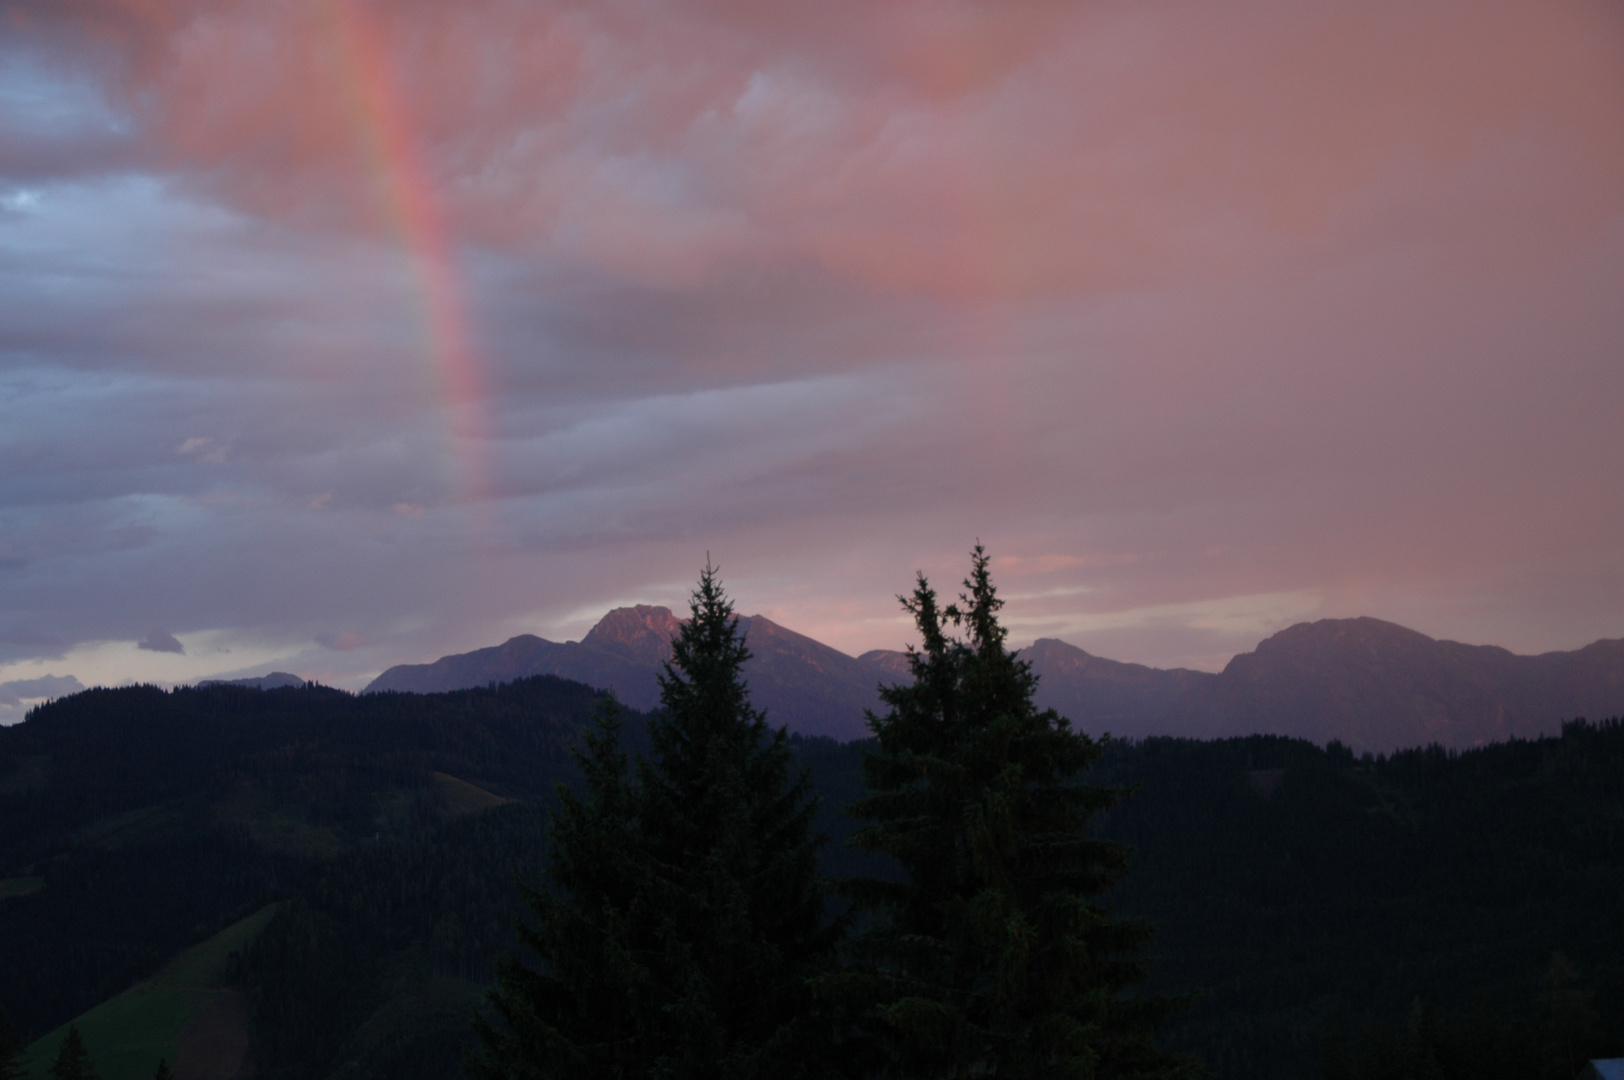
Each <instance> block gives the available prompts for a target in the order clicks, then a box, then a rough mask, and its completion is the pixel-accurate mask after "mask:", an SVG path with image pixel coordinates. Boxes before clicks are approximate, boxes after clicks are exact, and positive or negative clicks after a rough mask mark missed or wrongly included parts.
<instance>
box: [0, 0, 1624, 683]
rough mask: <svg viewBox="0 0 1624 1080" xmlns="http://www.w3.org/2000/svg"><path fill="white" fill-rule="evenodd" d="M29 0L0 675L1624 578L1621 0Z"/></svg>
mask: <svg viewBox="0 0 1624 1080" xmlns="http://www.w3.org/2000/svg"><path fill="white" fill-rule="evenodd" d="M4 10H5V16H4V18H0V56H3V57H4V58H5V59H4V61H3V62H0V297H3V298H4V299H0V309H3V316H4V317H3V318H0V612H3V613H4V615H3V616H0V677H15V678H23V677H25V676H26V677H39V674H40V671H41V670H42V669H41V668H40V665H42V664H45V663H47V662H50V663H55V664H58V665H59V667H60V665H61V664H62V663H65V662H69V661H71V662H72V663H73V664H75V665H77V666H74V667H72V669H71V670H73V671H74V672H75V674H76V675H77V676H78V677H80V678H84V679H96V680H101V681H119V680H121V679H124V678H158V679H173V680H179V679H185V678H196V677H202V676H205V675H209V674H213V673H214V672H215V671H218V670H220V669H222V668H232V669H235V668H236V667H237V666H239V665H238V661H239V660H240V661H241V662H242V663H245V664H246V663H258V662H259V658H262V657H263V658H264V659H265V660H266V662H268V663H269V662H274V663H275V664H276V665H277V666H279V667H283V668H285V669H287V670H293V671H297V672H298V673H299V674H300V675H304V676H306V677H311V678H317V679H320V680H322V681H326V682H333V683H338V684H341V685H357V684H359V683H360V682H364V680H365V678H366V676H367V675H369V674H370V673H372V672H375V671H377V670H380V669H381V668H382V667H384V666H387V665H388V664H391V663H394V662H399V661H420V660H426V659H431V658H433V657H434V656H438V655H440V654H441V653H444V652H448V651H452V650H460V649H466V648H471V647H476V646H479V645H485V644H490V643H493V642H495V641H497V640H500V639H501V638H502V637H504V636H506V635H507V634H510V633H516V632H521V631H529V632H538V633H542V634H545V635H547V636H552V637H558V638H562V637H565V636H577V637H578V636H579V635H580V634H581V633H582V632H584V630H585V628H586V627H587V626H588V625H590V623H591V621H592V619H593V618H594V617H595V614H596V613H601V611H602V610H604V609H606V608H607V607H609V606H611V605H612V604H614V603H617V602H631V601H640V602H655V603H673V602H675V603H679V604H680V602H681V600H682V598H683V595H684V593H685V590H686V588H687V586H688V584H689V583H690V582H691V581H692V579H693V578H694V576H695V574H696V572H697V568H698V566H699V565H700V564H702V563H703V561H704V558H705V553H706V552H707V551H708V552H710V553H711V554H712V555H713V556H714V557H715V558H716V559H717V560H718V561H719V562H720V563H721V565H722V567H723V570H724V577H725V579H726V580H727V582H728V584H729V586H730V587H731V588H732V589H733V591H734V592H735V594H736V595H737V596H738V599H739V604H740V607H741V609H743V610H746V611H752V612H754V611H761V612H762V613H764V614H767V615H769V617H771V618H773V619H774V620H776V621H779V622H781V623H783V624H785V625H788V626H791V627H793V628H795V629H798V630H801V631H803V632H807V633H810V634H813V635H814V636H817V637H820V638H821V639H823V640H827V641H829V642H830V643H832V644H835V645H837V646H839V647H842V648H846V649H847V650H848V651H852V652H857V651H861V650H863V649H866V648H869V647H876V646H884V647H895V646H896V645H898V644H900V642H901V640H902V639H903V636H904V635H905V633H906V624H905V623H904V622H903V621H902V620H901V619H899V617H898V616H899V613H898V611H897V610H896V609H895V606H894V601H893V600H892V599H891V597H892V596H893V595H894V594H895V593H897V592H900V591H903V590H905V589H907V588H908V586H909V583H910V581H911V579H912V574H913V571H914V570H915V569H924V570H926V571H927V572H928V573H930V574H931V575H932V576H933V578H934V579H935V580H937V581H938V583H940V584H942V585H950V584H951V583H952V582H954V581H956V579H957V577H958V576H959V575H960V574H961V573H962V571H963V568H964V565H965V555H966V552H967V549H968V547H969V545H970V543H971V542H972V541H973V540H974V539H976V538H977V537H979V538H981V539H982V540H984V541H986V542H987V543H988V544H989V546H990V548H991V550H992V551H993V553H994V554H995V555H997V556H1000V557H1001V558H1002V560H1003V561H1001V562H1000V563H998V564H997V568H998V571H999V573H1000V575H1001V576H1000V579H999V580H1000V581H1001V582H1002V584H1003V585H1004V588H1005V591H1006V593H1007V594H1008V595H1009V596H1010V597H1011V603H1010V606H1009V608H1008V615H1009V619H1010V622H1011V624H1012V626H1013V627H1014V628H1015V633H1016V636H1017V637H1022V638H1023V639H1030V638H1032V637H1036V636H1060V637H1064V638H1066V639H1067V640H1069V641H1073V642H1074V643H1076V644H1079V645H1081V646H1083V647H1084V648H1088V649H1090V650H1091V651H1095V652H1099V653H1103V654H1105V655H1109V656H1113V657H1117V658H1121V659H1130V660H1140V661H1144V662H1150V663H1158V664H1164V665H1170V664H1179V663H1183V664H1193V665H1198V666H1203V667H1208V668H1211V667H1215V666H1218V665H1220V664H1221V663H1222V662H1223V661H1224V660H1225V659H1226V658H1227V657H1228V655H1230V654H1231V653H1233V652H1235V651H1238V650H1240V649H1245V648H1249V647H1250V646H1251V645H1252V644H1253V643H1255V642H1256V641H1257V640H1258V639H1259V638H1260V637H1262V636H1264V635H1265V634H1267V633H1269V632H1271V631H1272V630H1274V629H1278V628H1279V627H1281V626H1283V625H1286V624H1289V623H1290V622H1293V621H1297V620H1299V619H1303V618H1314V617H1320V616H1327V615H1354V614H1371V615H1377V616H1380V617H1383V618H1388V619H1392V620H1395V621H1398V622H1402V623H1406V624H1407V625H1411V626H1414V627H1416V628H1417V629H1420V630H1423V631H1425V632H1427V633H1429V634H1433V635H1435V636H1447V637H1455V638H1459V639H1462V640H1468V641H1481V642H1493V643H1498V644H1504V645H1507V646H1509V647H1512V648H1515V649H1518V650H1520V651H1539V650H1543V649H1550V648H1571V647H1574V646H1577V645H1580V644H1583V643H1585V642H1586V641H1589V640H1591V639H1593V638H1596V637H1601V636H1609V637H1616V636H1620V635H1624V623H1621V618H1624V556H1620V554H1619V552H1618V547H1617V544H1616V542H1615V540H1614V538H1615V537H1616V536H1617V535H1619V533H1620V529H1621V527H1624V499H1620V498H1619V495H1620V490H1619V479H1618V478H1619V477H1620V476H1624V448H1621V446H1620V444H1619V443H1618V440H1617V439H1616V438H1614V437H1612V436H1611V430H1612V427H1613V425H1614V424H1615V423H1616V417H1617V415H1618V414H1619V409H1620V406H1621V405H1624V365H1620V364H1619V363H1618V357H1619V356H1620V355H1621V352H1624V309H1621V306H1620V305H1619V304H1618V302H1617V298H1618V296H1619V295H1620V294H1621V292H1624V15H1621V14H1620V12H1619V10H1618V8H1617V6H1616V5H1609V4H1604V3H1600V2H1592V0H1558V2H1554V3H1548V4H1541V5H1528V4H1523V3H1512V2H1500V0H1488V2H1479V3H1471V4H1467V3H1464V2H1449V3H1444V2H1430V0H1423V2H1420V3H1414V2H1411V3H1396V2H1393V3H1388V2H1376V3H1369V2H1365V3H1352V2H1351V0H1350V2H1327V3H1320V4H1311V5H1304V4H1286V3H1282V2H1277V0H1243V2H1241V3H1237V4H1231V5H1223V6H1222V7H1221V8H1214V7H1212V6H1211V5H1201V4H1197V3H1194V2H1193V0H1179V2H1174V3H1169V4H1162V5H1153V6H1150V5H1134V4H1118V3H1098V2H1093V3H1083V2H1079V3H1060V4H976V3H963V4H951V5H949V4H938V3H925V2H906V0H898V2H894V3H890V2H888V3H880V4H872V3H869V4H861V5H859V4H855V3H849V2H846V0H836V2H834V3H829V4H820V5H815V6H812V7H807V6H805V5H775V4H750V5H742V4H731V3H724V2H709V3H706V2H697V0H695V2H688V3H653V4H638V5H627V4H620V3H613V2H611V3H593V4H571V3H546V2H541V3H538V2H533V0H525V2H519V0H472V2H469V3H464V4H458V5H445V4H439V3H429V2H427V0H407V2H400V3H391V4H382V3H369V2H360V0H313V2H312V3H309V4H299V5H293V4H280V3H272V2H268V0H267V2H264V3H255V2H248V3H218V2H209V0H188V2H176V3H168V4H163V5H149V4H145V3H138V2H135V0H129V2H113V0H73V2H69V3H60V4H53V5H49V6H41V5H33V4H13V5H10V6H9V7H6V8H5V9H4ZM154 623H157V624H160V625H162V626H164V627H167V628H168V630H169V631H172V632H174V633H176V634H180V635H182V636H185V637H186V640H187V641H188V643H191V642H193V641H194V640H195V641H198V642H202V641H203V640H204V637H203V636H196V637H194V635H206V636H207V640H208V642H210V643H211V644H209V645H207V646H204V645H198V646H197V647H194V648H192V649H190V650H188V652H187V653H185V654H180V653H179V652H178V651H177V650H169V651H168V652H163V651H161V650H160V651H158V652H154V651H153V650H154V648H155V646H154V644H153V642H154V641H155V640H156V639H154V638H145V637H144V635H146V634H147V631H148V629H149V628H150V627H151V626H152V625H153V624H154ZM165 637H166V638H167V640H168V641H171V642H174V643H175V644H176V645H177V646H178V645H179V641H178V639H177V638H174V637H168V635H167V633H166V635H165ZM119 642H123V643H139V644H136V645H134V647H129V646H128V645H115V644H111V643H119ZM200 649H201V650H204V651H203V652H199V650H200ZM227 651H229V652H230V653H231V657H232V658H231V659H230V660H227V659H225V655H226V652H227ZM245 657H251V658H252V659H245ZM143 665H160V666H157V667H152V666H143ZM163 665H169V666H163ZM209 665H212V667H211V666H209ZM301 665H302V666H301Z"/></svg>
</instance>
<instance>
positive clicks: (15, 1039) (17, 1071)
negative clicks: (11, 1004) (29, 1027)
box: [0, 1007, 28, 1080]
mask: <svg viewBox="0 0 1624 1080" xmlns="http://www.w3.org/2000/svg"><path fill="white" fill-rule="evenodd" d="M27 1071H28V1070H27V1069H26V1068H25V1067H24V1066H23V1040H22V1037H21V1036H20V1035H18V1034H17V1029H16V1028H14V1027H12V1026H11V1017H9V1016H7V1015H6V1010H5V1008H4V1007H0V1080H19V1078H20V1077H22V1076H23V1075H24V1074H25V1073H26V1072H27Z"/></svg>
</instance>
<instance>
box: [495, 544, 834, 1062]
mask: <svg viewBox="0 0 1624 1080" xmlns="http://www.w3.org/2000/svg"><path fill="white" fill-rule="evenodd" d="M749 655H750V654H749V652H748V650H747V649H746V648H745V643H744V639H743V636H742V635H741V634H740V633H739V629H738V620H737V619H735V618H734V617H733V611H732V606H731V604H729V603H728V601H727V599H726V597H725V596H724V595H723V592H722V588H721V584H720V582H718V581H717V579H716V574H715V570H714V568H712V567H710V566H708V565H707V567H706V568H705V571H704V573H703V575H702V576H701V578H700V582H699V587H698V589H697V590H696V591H695V592H694V594H693V597H692V604H691V618H690V619H689V620H688V622H687V623H686V624H684V626H683V627H682V630H681V632H680V634H679V636H678V637H677V638H676V639H675V640H674V641H673V643H672V659H671V661H670V662H669V663H668V664H667V665H666V667H665V672H664V674H663V675H662V677H661V679H660V688H661V702H662V705H663V710H662V711H661V712H660V713H657V714H655V715H654V716H653V717H652V718H651V719H650V722H649V734H650V740H651V743H652V748H653V749H652V756H651V757H650V759H649V760H647V761H641V762H639V763H638V765H637V768H636V770H635V782H633V781H630V780H629V779H628V776H627V772H628V770H627V758H626V754H625V752H624V751H623V749H622V748H621V744H620V739H619V731H618V723H617V722H616V721H615V719H614V717H613V714H612V712H606V713H605V714H603V715H601V716H600V717H599V722H598V726H597V728H596V730H595V731H594V732H592V733H590V734H588V735H587V736H586V737H585V738H584V740H583V744H584V746H583V749H582V750H581V751H580V752H579V753H578V754H577V761H578V762H579V764H580V766H581V771H582V774H583V777H584V780H585V786H584V794H583V796H581V797H579V798H578V797H576V796H574V795H572V794H571V793H569V792H568V791H561V792H560V806H559V810H558V812H557V813H556V814H555V816H554V819H553V824H552V845H551V849H550V850H551V870H550V874H549V881H550V884H551V888H550V889H549V890H545V891H543V890H533V891H529V892H527V894H526V898H527V901H528V904H529V907H530V909H531V912H532V914H533V916H534V922H535V925H534V926H533V927H523V928H521V931H520V933H521V940H522V941H523V943H524V945H525V946H526V947H527V948H528V949H529V950H530V951H531V952H533V953H534V954H535V956H536V957H537V958H538V959H539V960H540V961H541V965H540V967H539V968H531V967H527V966H525V965H523V964H521V963H519V962H518V961H512V962H509V963H508V964H506V965H505V966H504V967H503V969H502V971H501V973H500V977H499V982H498V986H497V989H496V990H495V991H494V992H493V993H492V995H491V996H490V999H489V1003H490V1011H491V1014H492V1015H491V1017H490V1020H489V1021H481V1022H480V1023H479V1025H478V1029H479V1034H480V1038H481V1044H482V1048H483V1052H482V1054H481V1056H480V1058H479V1059H478V1060H476V1061H473V1062H471V1063H470V1072H471V1073H472V1074H473V1075H474V1076H476V1077H480V1078H483V1080H497V1078H517V1077H571V1078H579V1080H592V1078H598V1077H603V1078H609V1077H639V1078H641V1077H648V1076H657V1077H668V1078H672V1080H683V1078H688V1077H693V1078H699V1077H704V1078H706V1080H710V1078H723V1080H727V1078H740V1080H743V1078H755V1077H774V1078H775V1080H776V1078H778V1077H787V1076H791V1075H796V1074H803V1073H805V1072H807V1071H809V1069H810V1068H811V1067H812V1065H813V1060H814V1057H815V1055H811V1054H808V1053H807V1043H806V1039H807V1038H808V1036H807V1029H808V1026H809V1025H808V1020H807V1017H808V1007H809V1005H810V994H809V991H808V990H807V986H806V982H807V978H808V976H809V975H811V974H813V973H814V971H815V970H817V969H818V966H819V965H820V964H821V963H823V962H824V961H825V960H826V958H827V957H828V956H829V955H830V953H831V951H832V945H833V936H834V932H835V931H834V929H833V928H832V927H831V926H830V925H829V924H827V922H826V920H825V919H824V902H823V895H822V892H821V889H820V885H819V882H818V877H817V854H818V847H819V843H820V840H819V839H818V838H816V837H814V836H813V834H812V829H811V823H812V817H813V814H814V812H815V803H814V801H813V799H812V797H811V792H810V781H809V780H808V779H807V778H806V777H805V776H802V777H800V778H799V779H798V780H792V779H791V777H790V774H789V770H790V753H789V745H788V736H787V734H786V732H785V731H784V730H782V729H780V730H778V731H772V730H770V729H769V728H768V726H767V723H766V718H765V716H764V715H763V714H762V713H761V712H759V711H757V710H755V709H753V708H751V706H750V703H749V695H748V691H747V689H746V687H745V684H744V680H743V678H742V674H741V667H742V665H743V663H744V661H745V660H746V659H748V658H749Z"/></svg>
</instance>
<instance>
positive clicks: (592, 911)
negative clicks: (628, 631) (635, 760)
mask: <svg viewBox="0 0 1624 1080" xmlns="http://www.w3.org/2000/svg"><path fill="white" fill-rule="evenodd" d="M621 723H622V721H621V709H620V706H619V704H618V703H617V702H616V701H615V700H614V698H613V696H610V697H607V698H605V699H604V700H603V702H602V703H601V704H600V705H599V708H598V711H597V714H596V716H595V718H594V728H593V729H592V730H589V731H587V732H585V733H584V734H583V736H582V740H581V745H580V746H578V747H576V748H574V750H573V752H574V754H575V760H576V764H577V765H578V766H579V767H580V770H581V775H582V779H583V781H584V785H583V794H582V795H581V796H577V795H576V794H575V793H574V792H573V791H571V790H570V789H569V788H568V787H566V786H564V785H560V786H559V788H558V799H559V806H558V809H557V811H555V813H554V814H553V819H552V842H551V847H550V850H549V854H550V866H549V874H548V876H549V879H550V882H551V886H552V887H551V889H532V888H529V887H524V889H523V891H524V897H525V901H526V903H527V904H528V905H529V907H530V910H531V912H532V913H533V915H534V919H535V925H534V926H530V925H527V924H525V923H523V922H521V923H520V924H519V928H518V932H519V938H520V941H521V943H522V944H523V945H524V946H525V948H526V949H528V950H529V951H530V952H531V953H533V954H534V955H535V956H536V957H537V958H538V959H539V960H540V961H541V968H540V969H539V970H536V969H533V968H530V967H528V966H526V965H524V964H522V963H520V962H519V961H518V960H517V959H516V958H509V959H508V960H507V961H506V962H505V963H504V964H503V965H502V966H501V968H500V969H499V971H498V974H497V986H496V989H495V990H494V991H493V992H492V993H491V994H490V996H489V999H488V1000H489V1004H490V1006H491V1011H492V1012H493V1013H494V1014H495V1017H494V1019H495V1020H496V1023H494V1024H493V1023H490V1022H488V1021H486V1020H484V1019H480V1020H478V1021H476V1031H477V1033H478V1035H479V1037H480V1041H481V1044H482V1047H483V1054H482V1055H481V1056H480V1057H478V1058H476V1059H473V1060H471V1061H470V1063H469V1069H468V1071H469V1073H470V1075H472V1076H474V1077H479V1078H485V1080H498V1078H509V1077H513V1078H517V1077H565V1076H570V1077H581V1078H583V1080H591V1078H599V1077H602V1078H611V1077H621V1076H641V1075H647V1073H648V1071H649V1068H650V1066H651V1064H652V1061H653V1058H652V1056H651V1054H652V1051H653V1046H654V1043H653V1039H652V1036H653V1035H654V1030H653V1029H654V1027H655V1025H654V1024H653V1022H652V1017H651V1014H652V1013H653V1012H654V1011H655V1010H656V1009H657V1008H658V1007H659V1004H660V1002H659V1000H658V994H657V992H656V988H655V987H654V985H653V973H652V972H651V971H650V970H649V967H648V964H649V961H650V960H651V959H652V958H653V956H654V953H655V949H656V943H655V935H654V928H653V921H654V916H655V913H654V912H651V911H650V909H649V907H648V903H647V894H648V891H649V890H648V887H647V886H648V872H647V867H646V862H647V860H646V859H645V858H644V857H643V852H644V850H645V847H644V844H643V841H642V838H641V835H640V833H639V831H638V829H637V821H636V813H637V807H636V804H635V801H634V798H635V793H634V791H633V790H632V788H631V787H630V785H629V784H628V777H627V758H626V753H625V751H624V750H623V749H622V747H621V743H620V731H621Z"/></svg>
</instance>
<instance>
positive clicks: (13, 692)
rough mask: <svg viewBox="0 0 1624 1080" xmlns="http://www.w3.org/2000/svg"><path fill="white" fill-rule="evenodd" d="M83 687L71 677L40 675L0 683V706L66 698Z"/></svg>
mask: <svg viewBox="0 0 1624 1080" xmlns="http://www.w3.org/2000/svg"><path fill="white" fill-rule="evenodd" d="M83 689H84V686H83V685H82V684H81V683H80V682H79V680H78V679H76V678H74V677H73V676H72V675H41V676H39V677H37V678H33V679H12V680H10V681H9V682H0V705H20V704H22V703H23V702H25V701H37V700H39V699H41V698H58V697H67V696H68V695H69V694H77V693H78V692H79V691H81V690H83Z"/></svg>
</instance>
